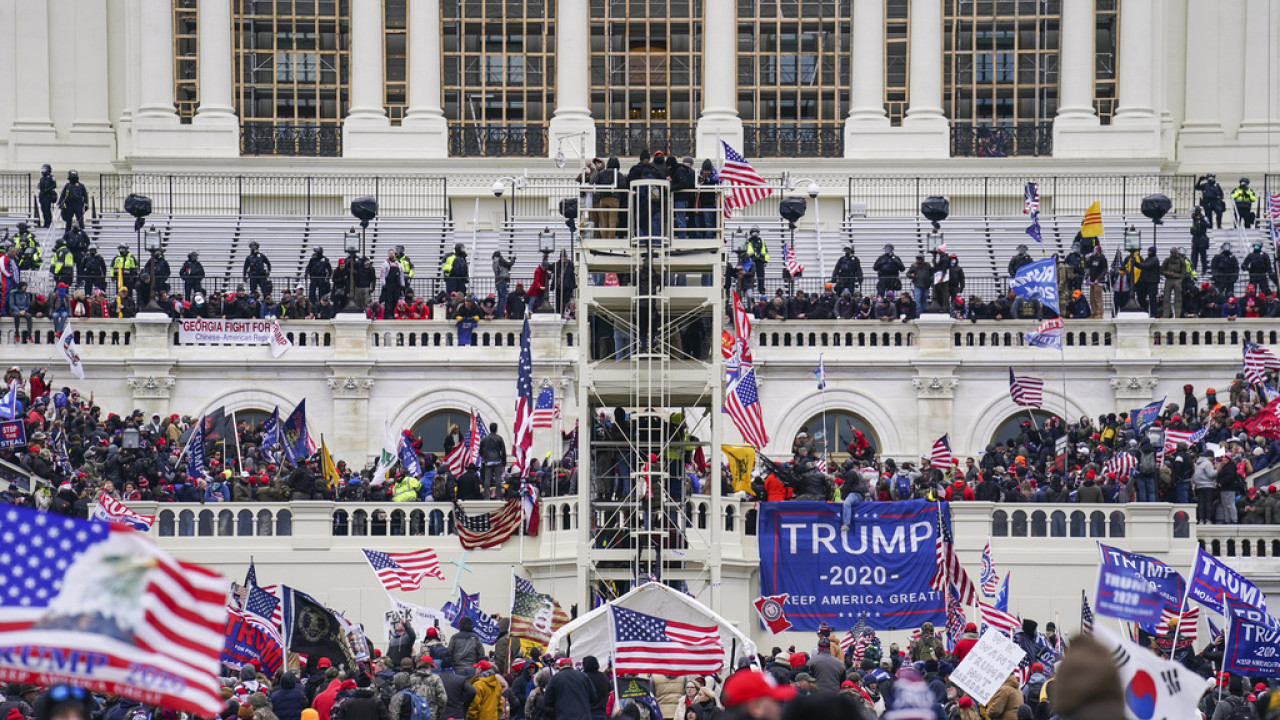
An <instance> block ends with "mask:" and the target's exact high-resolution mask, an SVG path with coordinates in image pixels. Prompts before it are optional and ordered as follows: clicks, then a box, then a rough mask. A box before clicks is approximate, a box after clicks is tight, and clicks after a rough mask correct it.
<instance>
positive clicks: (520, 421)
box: [512, 313, 533, 477]
mask: <svg viewBox="0 0 1280 720" xmlns="http://www.w3.org/2000/svg"><path fill="white" fill-rule="evenodd" d="M516 371H517V373H518V374H517V377H516V424H515V441H514V442H513V443H512V446H513V448H512V449H513V450H514V451H515V457H516V459H515V463H514V465H513V468H514V469H515V471H516V474H518V475H520V476H521V477H523V476H524V473H525V471H526V470H528V469H529V456H530V453H532V452H533V353H532V351H530V349H529V315H528V313H526V314H525V316H524V327H523V328H522V329H521V330H520V361H519V363H517V366H516Z"/></svg>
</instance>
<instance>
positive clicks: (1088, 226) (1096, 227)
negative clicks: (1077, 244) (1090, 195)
mask: <svg viewBox="0 0 1280 720" xmlns="http://www.w3.org/2000/svg"><path fill="white" fill-rule="evenodd" d="M1080 237H1087V238H1096V237H1102V203H1101V202H1099V201H1097V200H1094V201H1093V204H1092V205H1090V206H1089V209H1088V210H1087V211H1085V214H1084V222H1082V223H1080Z"/></svg>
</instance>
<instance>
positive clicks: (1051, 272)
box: [1009, 258, 1059, 312]
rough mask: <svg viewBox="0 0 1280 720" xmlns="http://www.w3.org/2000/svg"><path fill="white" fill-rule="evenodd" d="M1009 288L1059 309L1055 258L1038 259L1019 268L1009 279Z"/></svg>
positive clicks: (1022, 295)
mask: <svg viewBox="0 0 1280 720" xmlns="http://www.w3.org/2000/svg"><path fill="white" fill-rule="evenodd" d="M1009 289H1010V290H1012V291H1013V292H1014V294H1016V295H1017V296H1018V297H1020V298H1027V299H1032V298H1036V299H1039V300H1040V302H1042V303H1044V306H1045V307H1047V308H1052V309H1053V311H1054V312H1059V311H1058V268H1057V266H1055V265H1054V263H1053V258H1045V259H1044V260H1037V261H1035V262H1033V263H1027V264H1026V265H1023V266H1022V267H1020V268H1018V272H1016V273H1014V275H1013V278H1012V279H1010V280H1009Z"/></svg>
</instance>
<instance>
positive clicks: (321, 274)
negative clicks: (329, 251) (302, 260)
mask: <svg viewBox="0 0 1280 720" xmlns="http://www.w3.org/2000/svg"><path fill="white" fill-rule="evenodd" d="M307 277H309V278H312V279H316V278H328V277H333V265H331V264H329V258H327V257H325V256H323V255H312V256H311V262H308V263H307Z"/></svg>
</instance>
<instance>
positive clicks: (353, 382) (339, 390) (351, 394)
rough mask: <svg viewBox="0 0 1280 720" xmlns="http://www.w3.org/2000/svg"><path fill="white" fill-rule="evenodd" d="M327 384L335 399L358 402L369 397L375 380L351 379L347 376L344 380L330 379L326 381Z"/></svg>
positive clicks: (368, 378)
mask: <svg viewBox="0 0 1280 720" xmlns="http://www.w3.org/2000/svg"><path fill="white" fill-rule="evenodd" d="M327 382H328V383H329V389H330V390H332V391H333V396H334V397H335V398H338V399H341V400H359V399H364V398H368V397H369V391H370V390H372V389H373V386H374V383H375V380H374V379H373V378H371V377H352V376H350V375H348V376H347V377H345V378H340V377H331V378H328V379H327Z"/></svg>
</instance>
